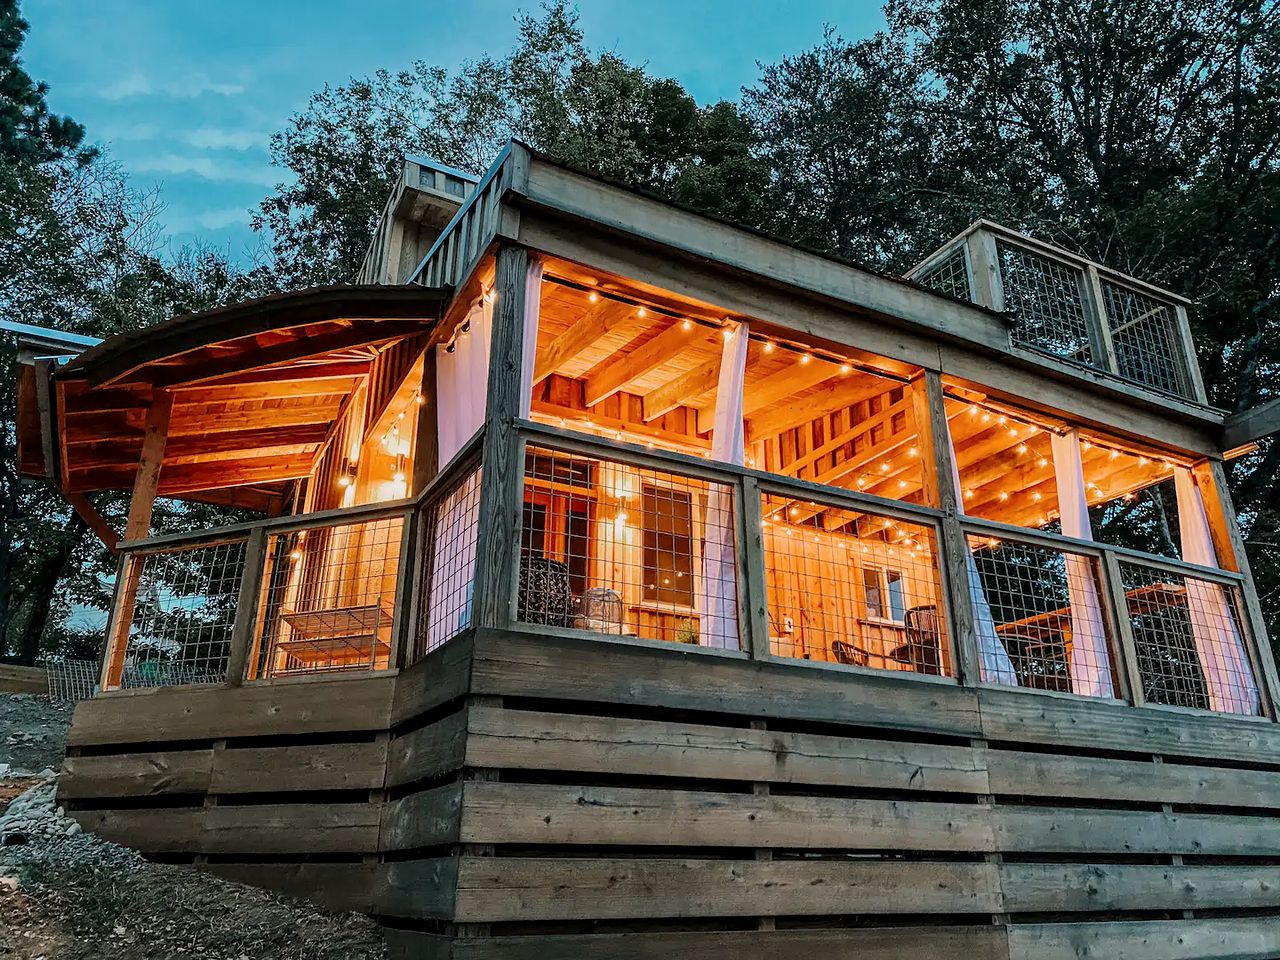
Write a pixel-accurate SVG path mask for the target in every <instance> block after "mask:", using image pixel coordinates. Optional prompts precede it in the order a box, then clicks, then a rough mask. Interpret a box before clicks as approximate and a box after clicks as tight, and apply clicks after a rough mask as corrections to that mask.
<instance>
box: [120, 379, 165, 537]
mask: <svg viewBox="0 0 1280 960" xmlns="http://www.w3.org/2000/svg"><path fill="white" fill-rule="evenodd" d="M172 412H173V394H172V393H169V392H168V391H167V390H157V391H156V392H155V393H154V394H153V395H152V397H151V406H150V407H149V408H148V409H147V422H146V425H145V426H144V427H143V435H142V454H141V456H140V457H139V458H138V472H137V474H136V475H135V476H134V480H133V497H132V499H131V500H130V501H129V521H128V523H126V524H125V528H124V538H125V539H126V540H142V539H144V538H145V537H146V536H147V534H148V533H149V532H150V530H151V511H152V509H153V508H154V507H155V502H156V493H157V492H158V491H159V489H160V467H161V464H163V462H164V448H165V443H166V442H167V441H168V439H169V416H170V414H171V413H172Z"/></svg>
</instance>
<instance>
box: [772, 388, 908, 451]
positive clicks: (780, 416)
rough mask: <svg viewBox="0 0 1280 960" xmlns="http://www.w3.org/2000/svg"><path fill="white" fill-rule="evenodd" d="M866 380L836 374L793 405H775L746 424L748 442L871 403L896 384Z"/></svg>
mask: <svg viewBox="0 0 1280 960" xmlns="http://www.w3.org/2000/svg"><path fill="white" fill-rule="evenodd" d="M870 380H871V382H868V378H866V377H859V376H854V375H852V374H849V375H842V374H836V376H834V377H831V378H829V379H827V380H825V381H823V382H822V383H821V384H820V385H819V387H818V389H817V390H816V391H815V392H814V393H811V394H809V395H807V396H805V397H803V398H798V399H797V400H796V402H795V403H788V404H778V405H775V406H774V407H773V408H772V409H770V410H768V411H765V412H763V413H761V414H760V415H759V416H756V417H753V418H751V419H749V420H748V421H747V442H748V443H756V442H757V441H760V440H764V439H767V438H768V437H772V436H775V435H777V434H779V433H781V432H782V431H783V430H787V429H790V428H791V427H797V426H799V425H800V424H802V423H810V422H812V421H814V420H816V419H817V418H818V417H825V416H826V415H827V414H829V413H834V412H835V411H837V410H843V409H844V408H845V407H851V406H853V405H854V404H856V403H861V402H862V401H863V400H870V399H871V398H872V397H878V396H880V394H882V393H887V392H888V391H890V390H892V389H893V388H894V387H896V386H898V384H897V383H894V382H892V381H886V380H884V379H882V378H880V377H871V378H870Z"/></svg>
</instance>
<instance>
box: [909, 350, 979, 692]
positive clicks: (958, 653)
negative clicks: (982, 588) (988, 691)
mask: <svg viewBox="0 0 1280 960" xmlns="http://www.w3.org/2000/svg"><path fill="white" fill-rule="evenodd" d="M911 393H912V402H913V405H914V407H913V408H914V410H915V411H916V417H917V419H916V422H917V423H918V424H922V425H924V424H927V427H923V426H922V428H920V429H918V430H917V432H918V434H919V436H918V437H917V441H918V442H919V443H920V444H921V446H922V451H921V457H920V459H921V463H922V469H923V470H924V474H925V478H926V489H927V488H928V486H929V483H928V478H929V477H932V478H933V484H932V488H933V490H935V491H936V492H937V499H938V502H937V504H936V505H937V506H938V508H939V509H941V510H942V521H941V526H940V530H939V536H938V541H939V542H938V548H939V553H940V554H941V558H942V563H941V564H940V568H941V574H942V580H943V584H942V586H943V594H944V596H945V598H946V606H947V608H948V609H949V611H950V618H949V619H948V622H949V623H950V624H951V630H950V633H951V650H952V653H953V654H954V656H955V660H954V662H955V664H956V667H957V670H956V673H957V674H958V676H959V677H960V680H961V682H963V683H969V684H973V683H977V682H979V681H980V680H981V679H982V673H981V671H980V670H979V667H978V662H979V661H978V634H977V628H976V627H975V625H974V614H973V602H972V599H971V598H970V596H969V566H968V565H969V545H968V543H967V542H966V540H965V535H964V530H963V528H962V527H961V526H960V504H959V501H958V500H957V499H956V488H955V484H954V483H953V482H952V478H953V477H954V476H955V470H956V467H955V465H954V464H953V463H952V450H951V439H950V437H951V433H950V430H949V429H948V427H947V404H946V396H945V394H944V393H943V390H942V375H941V374H940V373H938V372H937V371H936V370H926V371H925V372H924V375H923V376H922V377H921V378H918V379H917V380H916V381H915V382H913V383H912V385H911Z"/></svg>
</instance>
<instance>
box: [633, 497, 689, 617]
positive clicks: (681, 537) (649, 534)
mask: <svg viewBox="0 0 1280 960" xmlns="http://www.w3.org/2000/svg"><path fill="white" fill-rule="evenodd" d="M641 507H642V510H643V514H644V517H643V521H642V522H643V525H644V590H643V594H642V596H643V598H644V599H645V600H650V601H657V602H659V603H672V604H679V605H681V606H686V607H691V606H693V498H692V495H691V494H690V493H689V492H687V491H683V490H674V489H672V488H670V487H659V486H655V485H651V484H645V486H644V490H643V495H642V501H641Z"/></svg>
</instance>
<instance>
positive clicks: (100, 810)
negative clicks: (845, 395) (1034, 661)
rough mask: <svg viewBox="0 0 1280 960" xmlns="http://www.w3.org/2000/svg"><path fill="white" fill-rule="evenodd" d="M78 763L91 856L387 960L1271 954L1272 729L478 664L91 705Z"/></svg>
mask: <svg viewBox="0 0 1280 960" xmlns="http://www.w3.org/2000/svg"><path fill="white" fill-rule="evenodd" d="M139 731H146V737H147V739H148V743H147V744H145V745H142V744H139V743H138V742H137V741H138V739H139V737H140V734H139ZM70 743H71V748H72V749H71V753H72V755H71V756H70V757H69V758H68V760H67V762H66V767H65V771H64V776H63V781H62V786H61V799H62V801H63V802H64V803H66V804H67V806H68V808H69V809H70V810H71V811H72V812H73V815H74V816H75V817H76V818H77V819H78V820H79V821H80V822H81V823H82V824H83V825H84V826H85V827H86V828H87V829H91V830H94V831H97V832H98V833H100V834H102V835H104V836H106V837H108V838H110V839H113V840H118V841H120V842H123V843H127V844H129V845H131V846H134V847H136V848H138V849H140V850H143V851H144V852H146V853H148V854H150V855H154V856H157V857H162V858H165V859H171V860H179V861H185V862H192V863H195V864H197V865H198V866H200V867H202V868H203V869H208V870H211V871H215V872H217V873H219V874H222V875H224V876H229V877H234V878H236V879H241V880H246V881H248V882H252V883H260V884H263V885H266V886H272V887H276V888H279V889H283V890H288V891H290V892H295V893H301V894H304V895H308V896H312V897H314V898H316V899H318V900H320V901H322V902H326V903H329V904H331V905H334V906H341V907H346V908H351V909H357V910H362V911H366V912H370V913H373V914H375V915H377V916H379V917H380V918H381V919H382V920H383V921H384V923H385V924H386V925H387V928H388V934H389V938H390V940H391V942H392V944H393V947H394V949H395V950H396V951H397V954H396V955H397V956H400V957H405V958H408V957H419V956H422V957H457V958H464V957H465V958H475V960H479V958H490V957H492V958H497V957H504V958H509V957H517V958H525V957H528V958H534V957H537V958H539V960H541V958H544V957H548V956H562V955H572V956H574V957H581V958H597V957H598V958H602V960H603V958H649V957H654V958H657V957H664V958H665V957H669V956H671V955H672V954H673V953H675V954H678V955H684V956H697V957H711V958H721V957H723V958H726V960H727V958H730V957H732V958H734V960H739V958H752V957H770V958H784V957H787V958H789V957H800V956H814V955H817V956H823V957H855V956H856V957H860V958H906V957H922V956H965V957H968V958H973V960H985V958H1027V960H1030V958H1036V960H1043V958H1050V960H1053V958H1059V957H1063V958H1066V957H1073V958H1074V957H1080V956H1098V957H1108V958H1127V960H1168V958H1224V960H1225V958H1228V957H1231V958H1236V957H1256V958H1262V957H1271V956H1275V955H1276V954H1277V953H1280V855H1278V852H1280V821H1277V820H1276V819H1275V818H1274V816H1273V811H1274V810H1275V809H1277V808H1280V730H1277V728H1276V727H1275V725H1274V724H1271V723H1268V722H1253V721H1248V720H1237V719H1227V718H1222V719H1217V718H1212V717H1206V716H1203V715H1194V716H1193V715H1190V714H1185V713H1180V712H1175V711H1172V710H1160V709H1154V708H1146V709H1141V710H1139V709H1134V708H1131V707H1125V706H1112V705H1107V704H1099V703H1091V702H1085V701H1082V700H1080V699H1078V698H1071V697H1063V696H1054V695H1051V694H1045V693H1035V692H1020V691H1003V690H993V689H989V688H976V689H975V688H966V687H961V686H958V685H955V684H950V683H947V682H941V681H931V680H928V679H921V678H905V679H904V678H901V677H896V676H892V675H886V676H872V675H868V674H866V673H858V672H854V671H845V670H840V669H813V668H812V667H806V666H800V665H789V664H785V663H782V662H760V661H756V662H752V661H749V660H745V659H738V658H734V657H728V656H716V655H708V654H705V653H702V652H699V651H697V650H692V649H689V648H681V647H672V648H670V649H659V648H654V647H644V646H638V645H634V644H626V643H613V642H607V641H589V640H581V639H576V638H575V639H568V638H559V637H553V636H537V637H535V636H530V635H528V634H521V633H499V632H481V633H478V634H471V635H464V636H462V637H459V638H457V639H455V640H454V641H452V642H451V643H449V644H447V645H446V646H445V647H444V648H442V649H441V650H439V651H437V652H436V653H435V654H433V655H431V656H430V657H428V658H427V659H426V660H425V661H423V662H422V663H420V664H418V665H416V666H415V667H413V668H411V669H409V670H407V671H404V672H402V673H401V674H399V675H398V676H382V677H372V678H359V679H357V678H347V679H339V680H324V681H316V680H312V681H302V680H298V681H287V680H281V681H274V682H268V683H262V684H249V685H245V686H243V687H240V688H234V689H233V688H225V687H211V688H181V689H161V690H149V691H136V692H135V691H130V692H127V693H122V694H115V695H110V696H106V697H101V698H98V699H95V700H91V701H87V702H86V703H84V704H82V705H81V707H80V709H79V711H78V712H77V715H76V721H75V725H74V727H73V730H72V734H71V740H70Z"/></svg>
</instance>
